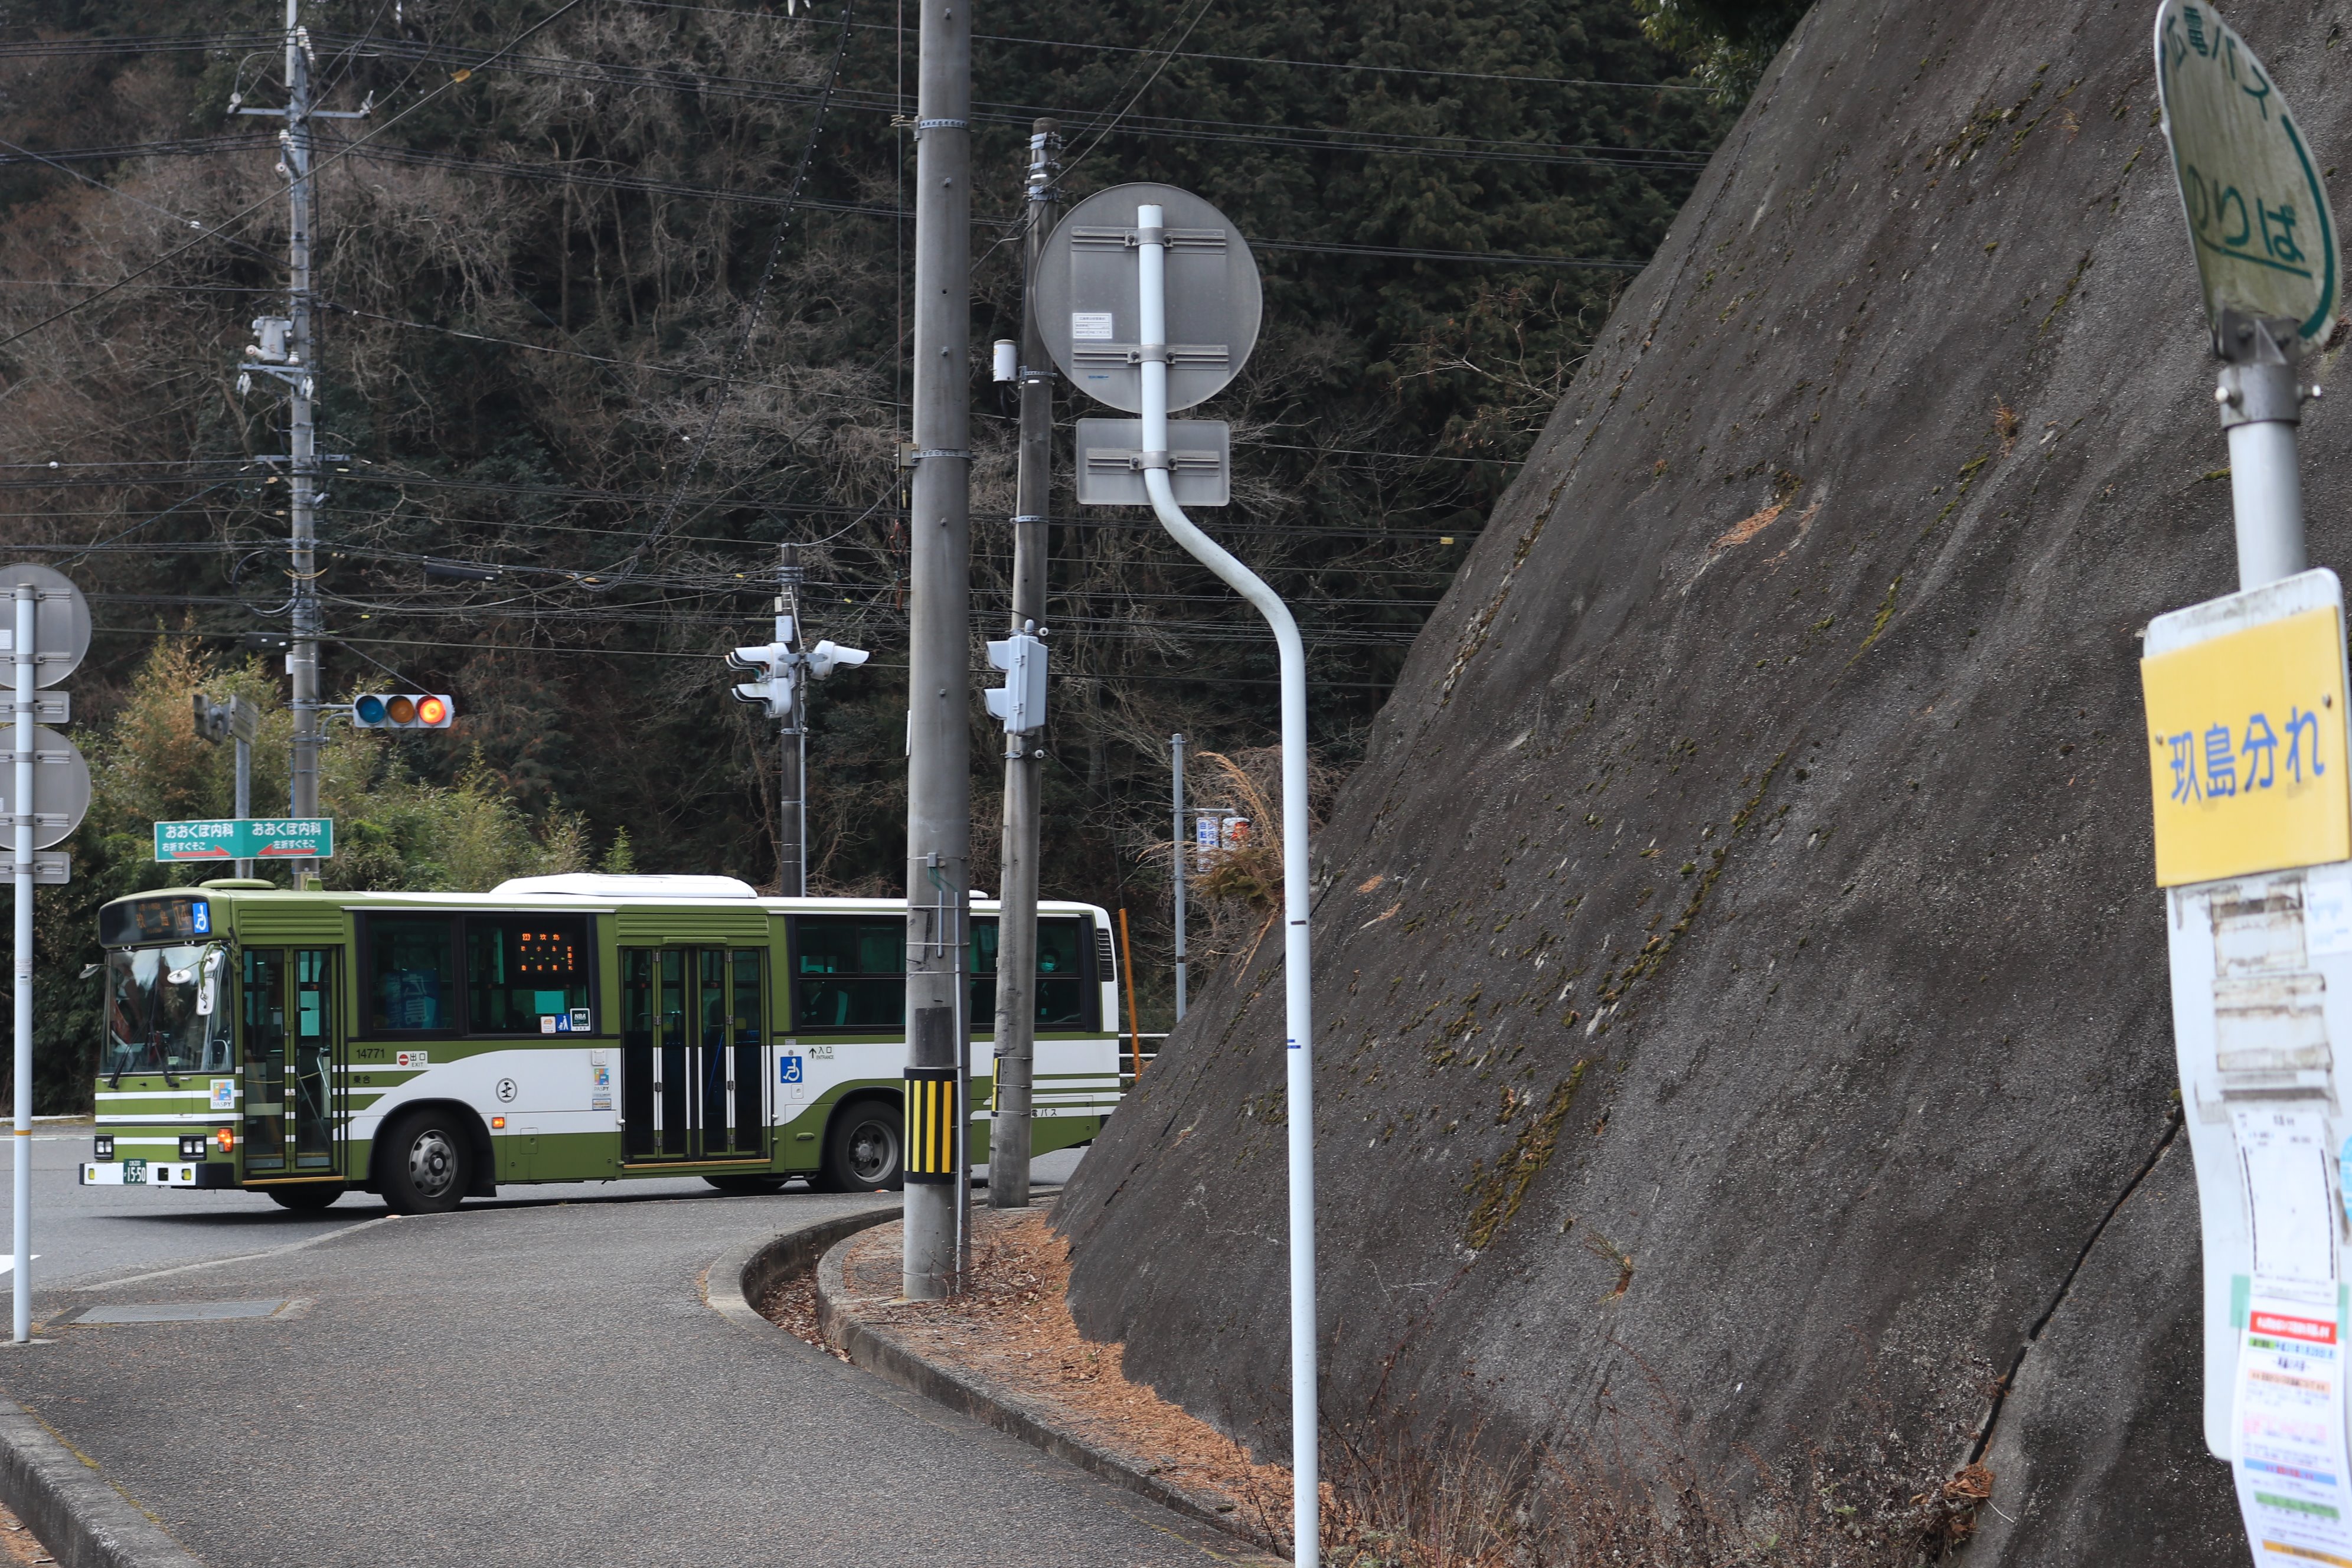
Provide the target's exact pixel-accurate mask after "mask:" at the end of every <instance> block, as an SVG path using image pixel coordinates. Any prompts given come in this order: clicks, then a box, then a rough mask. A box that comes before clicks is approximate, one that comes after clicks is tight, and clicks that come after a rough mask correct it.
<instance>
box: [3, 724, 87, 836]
mask: <svg viewBox="0 0 2352 1568" xmlns="http://www.w3.org/2000/svg"><path fill="white" fill-rule="evenodd" d="M13 728H14V726H11V729H13ZM14 739H15V737H14V736H13V735H10V736H9V737H8V740H9V741H10V742H13V741H14ZM10 755H11V753H9V752H0V768H6V767H7V763H8V759H9V756H10ZM15 787H16V782H15V773H14V772H13V770H12V771H10V773H9V774H8V781H7V782H6V783H5V784H0V798H5V796H6V795H7V794H8V792H9V791H10V790H13V789H14V788H15ZM11 809H14V807H13V805H12V806H11ZM88 815H89V763H87V762H85V761H83V760H82V754H81V748H80V747H79V746H77V745H75V744H74V743H73V742H71V741H68V740H67V739H66V738H65V737H64V736H63V735H60V734H58V732H57V731H55V730H52V729H49V728H48V727H47V726H46V725H41V724H36V725H34V726H33V847H34V848H36V849H47V848H49V847H52V846H55V845H58V844H62V843H64V842H65V841H66V840H67V839H68V837H72V835H73V830H74V829H75V828H77V827H79V826H81V819H82V818H83V817H84V816H88Z"/></svg>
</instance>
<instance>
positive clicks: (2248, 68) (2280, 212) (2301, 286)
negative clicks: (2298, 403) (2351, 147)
mask: <svg viewBox="0 0 2352 1568" xmlns="http://www.w3.org/2000/svg"><path fill="white" fill-rule="evenodd" d="M2156 83H2157V92H2158V96H2159V98H2160V99H2161V100H2162V102H2163V105H2164V134H2165V140H2166V141H2167V142H2168V143H2169V144H2170V145H2171V148H2172V172H2173V175H2174V178H2175V179H2176V180H2177V181H2178V182H2179V188H2180V205H2181V206H2182V208H2183V209H2184V211H2185V212H2186V213H2187V215H2188V217H2189V242H2190V243H2191V244H2192V245H2193V246H2194V247H2196V251H2197V274H2198V278H2199V279H2200V281H2201V282H2202V283H2203V284H2204V289H2205V315H2206V319H2207V320H2208V321H2210V322H2211V324H2212V325H2213V327H2214V329H2215V330H2216V331H2219V330H2220V328H2221V312H2222V311H2223V310H2238V311H2242V312H2243V313H2244V314H2246V315H2249V316H2253V317H2256V318H2259V319H2261V320H2264V321H2280V320H2284V321H2293V322H2294V323H2295V331H2296V332H2297V333H2298V334H2299V335H2300V336H2301V337H2302V339H2303V341H2304V342H2306V343H2311V342H2317V341H2318V340H2319V339H2321V338H2324V337H2326V335H2327V331H2328V329H2329V327H2330V326H2331V325H2332V324H2333V322H2334V321H2335V316H2336V301H2337V298H2338V295H2339V292H2340V290H2341V288H2342V275H2343V271H2344V263H2343V258H2342V257H2341V255H2340V254H2339V253H2338V248H2337V245H2336V216H2335V214H2334V213H2332V212H2331V211H2329V210H2328V205H2327V192H2326V187H2325V186H2323V185H2322V184H2320V174H2319V170H2318V168H2317V167H2316V166H2315V163H2314V161H2313V157H2312V152H2311V143H2310V142H2309V141H2308V140H2307V139H2306V138H2305V135H2304V132H2303V127H2302V126H2301V125H2299V124H2298V123H2296V121H2295V119H2294V115H2292V114H2290V113H2289V112H2288V111H2287V107H2286V95H2285V94H2284V93H2282V92H2281V91H2280V90H2279V89H2278V86H2277V84H2276V83H2275V82H2273V80H2272V79H2271V77H2270V73H2269V72H2268V71H2265V70H2264V69H2263V64H2262V62H2261V61H2260V60H2258V59H2256V58H2254V52H2253V50H2252V49H2250V48H2248V47H2246V43H2245V40H2244V39H2242V38H2241V37H2238V35H2237V34H2236V33H2235V32H2234V31H2232V30H2231V27H2230V25H2229V24H2228V23H2227V22H2224V21H2222V20H2221V16H2220V14H2219V13H2217V12H2216V11H2215V10H2214V9H2213V7H2212V6H2211V5H2208V4H2206V0H2164V3H2163V4H2162V5H2159V6H2158V7H2157V13H2156Z"/></svg>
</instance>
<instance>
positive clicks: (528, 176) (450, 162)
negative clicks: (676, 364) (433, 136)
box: [0, 137, 1649, 374]
mask: <svg viewBox="0 0 2352 1568" xmlns="http://www.w3.org/2000/svg"><path fill="white" fill-rule="evenodd" d="M267 142H268V138H250V137H236V138H230V137H223V138H218V139H216V140H215V141H213V142H205V141H201V140H191V141H181V142H137V143H130V144H126V145H123V146H119V147H79V148H66V149H61V150H58V151H56V152H52V153H30V154H26V156H24V157H12V156H7V155H0V167H5V166H7V165H9V164H11V163H25V162H38V163H66V162H70V161H83V160H93V159H109V158H130V157H186V156H202V155H205V154H209V153H215V152H234V151H239V150H242V149H245V148H248V147H252V146H255V145H264V144H267ZM5 145H8V143H5V142H0V146H5ZM355 155H356V156H358V157H360V158H362V159H365V160H368V161H371V162H377V163H412V164H417V165H421V166H424V167H427V168H437V169H462V170H471V171H476V172H479V173H483V174H497V175H499V176H501V177H503V178H506V179H510V180H528V181H531V182H534V183H538V184H557V185H576V186H584V187H589V188H593V189H602V190H616V191H628V192H632V193H635V194H637V195H665V196H682V197H687V198H690V199H696V200H703V201H720V202H732V203H735V204H737V205H742V206H753V207H787V206H790V205H794V204H793V203H791V202H789V201H788V200H787V199H786V198H784V197H782V196H776V195H769V194H768V193H766V192H763V191H737V190H729V189H725V188H723V187H719V186H711V185H689V184H681V183H679V182H677V181H675V180H652V179H646V178H645V177H643V176H641V175H635V174H606V173H604V172H602V171H599V170H593V169H583V168H577V167H565V166H562V165H558V164H550V163H516V162H512V161H509V160H505V159H495V158H473V157H467V156H466V155H465V154H463V153H433V152H427V151H425V150H424V149H422V148H414V147H395V146H386V145H383V144H382V143H371V144H369V145H368V146H367V147H365V148H364V149H362V150H360V151H358V152H357V153H355ZM1607 162H1611V163H1615V162H1618V160H1607ZM67 172H68V173H70V171H67ZM77 177H79V176H77ZM87 183H89V184H98V182H96V181H89V182H87ZM100 188H102V189H108V190H111V189H113V187H111V186H101V187H100ZM797 205H800V206H804V207H809V208H813V209H815V210H817V211H822V212H833V213H840V214H843V215H845V216H854V217H870V218H879V219H884V220H886V221H893V222H895V221H898V220H899V219H903V218H906V217H908V216H911V215H909V214H907V213H905V212H902V211H900V210H899V209H898V208H896V207H884V206H876V205H873V204H871V203H864V202H835V201H826V200H824V199H823V198H821V197H813V196H812V197H804V198H803V199H802V200H801V201H800V202H799V203H798V204H797ZM972 221H973V223H974V224H975V225H976V226H991V227H1003V226H1006V224H1005V222H1004V221H1003V220H1001V219H992V218H974V219H973V220H972ZM1247 238H1248V240H1249V244H1250V246H1251V247H1252V248H1253V249H1256V250H1271V251H1296V252H1299V253H1301V254H1307V255H1318V256H1361V257H1378V258H1391V259H1396V260H1405V261H1469V262H1476V263H1481V264H1485V265H1488V266H1496V267H1554V268H1569V269H1576V270H1597V271H1610V272H1639V271H1640V270H1641V269H1642V268H1644V267H1646V266H1648V265H1649V263H1648V262H1646V261H1639V260H1634V259H1632V258H1614V257H1579V256H1531V255H1528V254H1526V253H1524V252H1517V251H1499V250H1496V251H1488V250H1438V249H1433V248H1428V247H1412V246H1394V245H1347V244H1339V243H1336V242H1332V241H1327V240H1311V239H1275V238H1268V237H1264V236H1255V235H1254V236H1248V237H1247ZM91 287H95V285H91ZM339 308H340V307H339ZM354 313H358V314H364V313H365V312H354ZM393 319H394V318H391V317H385V318H383V320H386V321H390V320H393ZM409 324H411V325H422V323H409ZM427 330H441V329H429V328H428V329H427ZM507 341H511V340H507ZM521 346H523V347H534V346H537V345H532V344H523V345H521ZM549 352H551V353H560V352H563V351H558V350H551V351H549ZM582 357H583V358H592V359H593V358H595V357H597V356H595V355H592V354H583V356H582ZM612 363H622V362H619V361H614V362H612ZM677 374H705V373H698V372H679V373H677Z"/></svg>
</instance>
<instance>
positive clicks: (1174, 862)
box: [1168, 735, 1184, 1024]
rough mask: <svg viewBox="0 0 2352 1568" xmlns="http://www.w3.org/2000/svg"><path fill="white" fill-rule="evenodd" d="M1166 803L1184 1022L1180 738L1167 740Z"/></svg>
mask: <svg viewBox="0 0 2352 1568" xmlns="http://www.w3.org/2000/svg"><path fill="white" fill-rule="evenodd" d="M1168 754H1169V758H1170V763H1169V770H1168V772H1169V778H1170V781H1171V783H1170V797H1169V798H1170V803H1171V808H1172V817H1171V821H1172V823H1173V830H1172V831H1171V834H1170V836H1169V840H1168V845H1169V854H1170V856H1171V859H1170V860H1169V863H1168V868H1169V878H1170V879H1171V881H1172V882H1173V883H1174V884H1175V888H1176V1021H1177V1022H1178V1023H1180V1024H1181V1023H1182V1022H1183V1021H1184V737H1183V736H1182V735H1171V736H1169V737H1168Z"/></svg>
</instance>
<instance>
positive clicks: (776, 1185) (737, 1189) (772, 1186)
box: [702, 1175, 790, 1197]
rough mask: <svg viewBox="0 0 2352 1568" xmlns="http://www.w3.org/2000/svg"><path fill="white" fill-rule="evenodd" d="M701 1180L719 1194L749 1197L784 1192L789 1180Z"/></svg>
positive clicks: (768, 1177) (734, 1178)
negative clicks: (715, 1188) (785, 1184)
mask: <svg viewBox="0 0 2352 1568" xmlns="http://www.w3.org/2000/svg"><path fill="white" fill-rule="evenodd" d="M702 1179H703V1180H704V1181H706V1182H709V1184H711V1185H712V1186H714V1187H717V1188H718V1189H719V1191H720V1192H722V1193H726V1194H730V1196H734V1197H749V1196H751V1194H755V1193H760V1194H770V1193H781V1192H782V1191H783V1190H784V1183H785V1182H786V1181H787V1180H789V1179H790V1178H788V1177H784V1176H774V1175H770V1176H705V1177H703V1178H702Z"/></svg>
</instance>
